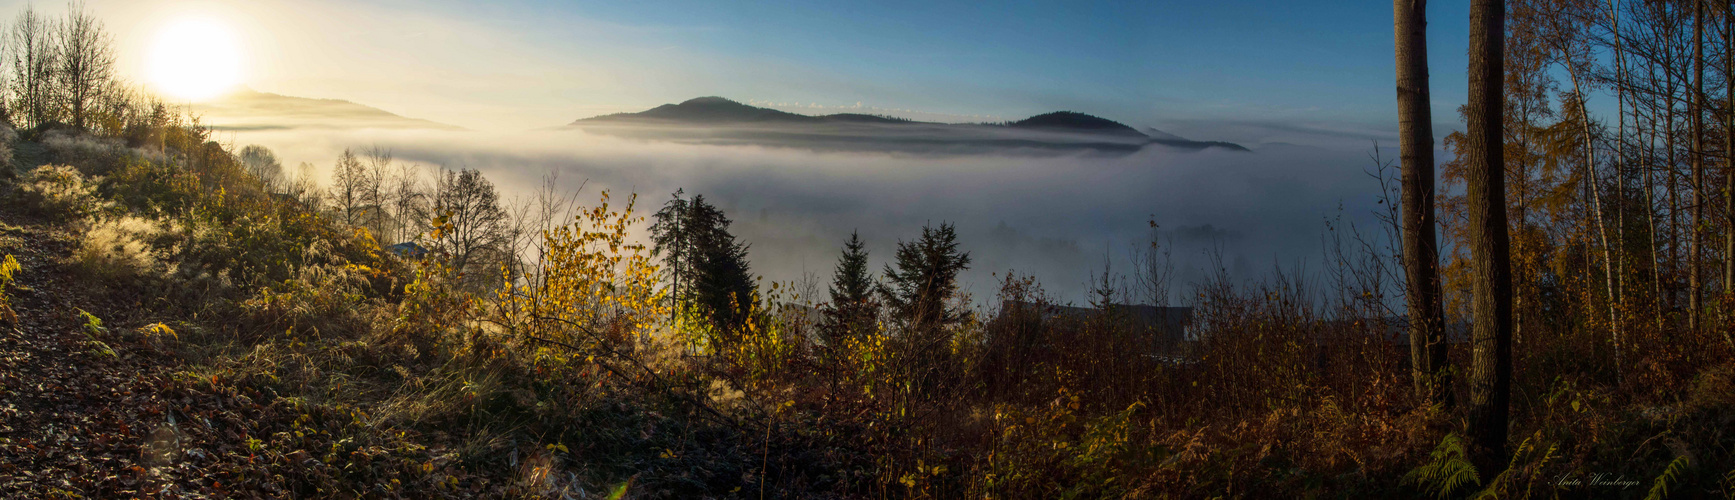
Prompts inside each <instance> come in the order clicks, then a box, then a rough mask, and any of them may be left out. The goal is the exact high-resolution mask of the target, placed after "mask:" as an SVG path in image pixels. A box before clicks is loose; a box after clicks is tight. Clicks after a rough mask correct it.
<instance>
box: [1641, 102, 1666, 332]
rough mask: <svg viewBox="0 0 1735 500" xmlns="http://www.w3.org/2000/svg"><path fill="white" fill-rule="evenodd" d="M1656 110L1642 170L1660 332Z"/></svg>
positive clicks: (1662, 304)
mask: <svg viewBox="0 0 1735 500" xmlns="http://www.w3.org/2000/svg"><path fill="white" fill-rule="evenodd" d="M1657 108H1658V106H1657V105H1655V104H1652V105H1651V127H1650V129H1651V130H1650V136H1649V137H1648V138H1647V142H1648V146H1649V147H1647V148H1646V152H1648V153H1650V154H1649V155H1647V159H1646V162H1645V164H1644V168H1645V219H1646V222H1647V224H1648V225H1649V226H1650V230H1649V231H1647V232H1648V233H1649V236H1650V242H1649V243H1650V249H1651V302H1652V304H1651V311H1652V312H1653V313H1654V315H1655V316H1656V318H1655V319H1656V323H1657V329H1658V330H1661V329H1662V328H1663V311H1664V310H1665V309H1666V305H1667V302H1666V301H1665V300H1664V298H1663V256H1662V253H1663V250H1662V243H1661V242H1660V238H1659V235H1658V234H1657V233H1659V232H1661V231H1662V226H1661V225H1660V224H1659V223H1658V222H1657V173H1656V171H1657V166H1656V164H1655V162H1656V160H1655V156H1656V150H1657V135H1658V132H1657V129H1658V127H1660V126H1661V125H1662V122H1661V121H1660V120H1659V118H1658V117H1659V115H1660V114H1661V113H1660V112H1659V111H1658V110H1657Z"/></svg>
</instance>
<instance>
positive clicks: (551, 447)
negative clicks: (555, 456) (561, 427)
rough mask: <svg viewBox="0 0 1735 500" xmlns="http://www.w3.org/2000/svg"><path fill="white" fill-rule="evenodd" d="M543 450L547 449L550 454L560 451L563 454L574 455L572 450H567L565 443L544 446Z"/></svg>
mask: <svg viewBox="0 0 1735 500" xmlns="http://www.w3.org/2000/svg"><path fill="white" fill-rule="evenodd" d="M543 448H547V449H548V451H550V452H555V451H558V452H561V453H572V450H569V449H567V448H566V445H565V444H563V443H554V444H551V445H547V446H544V447H543Z"/></svg>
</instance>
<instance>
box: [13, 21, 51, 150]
mask: <svg viewBox="0 0 1735 500" xmlns="http://www.w3.org/2000/svg"><path fill="white" fill-rule="evenodd" d="M53 31H54V26H53V22H52V21H50V20H48V19H46V18H44V17H42V15H41V14H39V13H37V12H36V7H35V6H33V5H29V4H26V5H25V6H24V11H23V12H19V13H18V18H17V20H15V21H13V22H12V26H11V28H10V29H8V30H7V31H6V46H7V49H8V52H10V53H11V54H10V55H11V60H9V61H8V63H9V65H10V66H11V72H12V82H11V85H10V86H9V88H7V94H8V98H7V102H9V103H10V104H11V105H12V118H13V120H15V121H16V123H17V124H18V125H19V126H20V127H22V128H34V127H36V126H38V125H42V124H44V123H48V122H51V121H54V120H55V119H57V118H59V110H60V108H59V106H58V103H59V102H60V99H59V96H58V95H56V94H57V90H58V86H57V85H55V82H54V75H55V66H57V65H58V63H57V62H56V61H55V59H57V57H58V51H57V50H55V47H54V37H53V35H54V33H53Z"/></svg>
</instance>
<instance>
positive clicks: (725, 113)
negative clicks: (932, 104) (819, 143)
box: [572, 96, 911, 125]
mask: <svg viewBox="0 0 1735 500" xmlns="http://www.w3.org/2000/svg"><path fill="white" fill-rule="evenodd" d="M620 121H634V122H643V121H666V122H680V123H705V124H720V123H825V122H834V123H911V120H905V119H902V118H892V117H887V116H877V115H864V114H860V113H841V114H835V115H824V116H810V115H800V114H795V113H790V112H787V111H779V110H775V109H771V108H761V107H757V106H749V105H746V104H741V103H739V102H735V101H731V100H729V99H725V98H722V97H716V96H711V97H696V98H693V99H688V100H686V101H683V102H681V103H680V104H664V105H662V106H657V107H655V108H651V109H648V110H645V111H640V112H637V113H615V114H611V115H603V116H597V117H592V118H585V119H582V120H578V121H575V122H573V123H572V125H582V124H584V123H586V122H620Z"/></svg>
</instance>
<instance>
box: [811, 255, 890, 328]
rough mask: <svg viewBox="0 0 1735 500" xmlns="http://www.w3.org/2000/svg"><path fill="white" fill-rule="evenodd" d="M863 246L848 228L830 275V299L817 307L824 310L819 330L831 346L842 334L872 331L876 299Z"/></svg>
mask: <svg viewBox="0 0 1735 500" xmlns="http://www.w3.org/2000/svg"><path fill="white" fill-rule="evenodd" d="M864 247H865V244H864V243H863V242H862V241H861V236H860V235H859V234H858V233H855V232H851V233H850V235H849V242H848V243H845V244H844V247H843V255H842V256H839V257H838V259H837V270H836V272H835V273H833V275H832V279H831V302H829V303H827V304H825V306H824V307H823V308H822V309H821V312H823V313H824V314H825V323H824V324H823V325H821V326H822V329H821V330H822V331H823V332H824V333H825V335H826V343H827V344H830V345H833V346H835V345H837V344H838V343H839V342H841V341H842V340H844V339H846V338H850V337H857V336H861V335H863V334H865V333H868V332H871V331H873V328H874V320H875V318H877V317H878V316H879V302H878V301H876V300H874V295H873V294H874V283H873V278H871V277H869V276H868V265H867V258H868V254H867V250H866V249H865V248H864Z"/></svg>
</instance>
